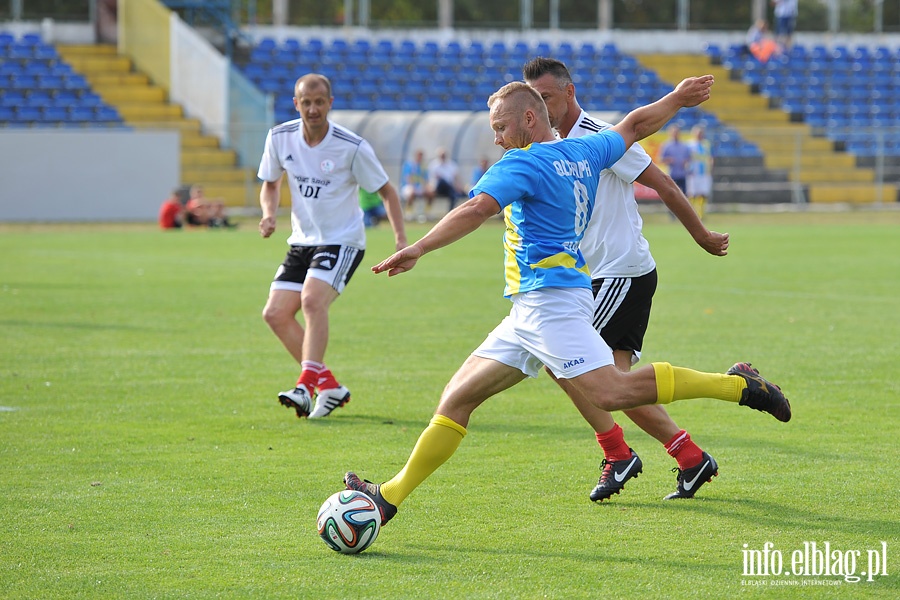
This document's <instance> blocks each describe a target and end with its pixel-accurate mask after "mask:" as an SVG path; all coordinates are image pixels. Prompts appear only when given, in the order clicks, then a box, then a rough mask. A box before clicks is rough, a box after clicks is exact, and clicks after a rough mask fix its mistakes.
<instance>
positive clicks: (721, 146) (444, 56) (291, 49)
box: [242, 38, 793, 202]
mask: <svg viewBox="0 0 900 600" xmlns="http://www.w3.org/2000/svg"><path fill="white" fill-rule="evenodd" d="M540 55H545V56H553V57H558V58H560V59H561V60H564V61H566V63H567V64H568V65H569V67H570V70H571V71H572V74H573V78H574V80H575V83H576V85H577V88H578V97H579V100H580V102H581V104H582V106H583V107H584V108H585V109H587V110H589V111H605V112H619V113H625V112H627V111H629V110H631V109H633V108H635V107H637V106H640V105H642V104H646V103H649V102H652V101H654V100H656V99H658V98H660V97H662V96H663V95H665V94H666V93H668V92H669V91H671V89H672V81H675V82H677V81H679V80H680V78H673V77H664V76H662V75H661V74H660V73H658V72H657V70H654V69H652V68H647V67H646V65H644V64H642V63H641V61H639V60H638V59H637V58H635V57H634V56H630V55H628V54H625V53H622V52H620V51H619V50H618V48H617V47H616V46H615V45H614V44H604V45H601V46H595V45H593V44H589V43H588V44H582V45H579V46H573V45H572V44H568V43H562V44H559V45H558V46H555V47H554V46H551V45H550V44H548V43H540V42H539V43H536V44H535V45H534V46H529V45H528V44H525V43H524V42H516V43H514V44H512V45H508V44H505V43H503V42H494V43H491V44H488V45H482V44H480V43H478V42H472V43H469V44H465V45H464V44H461V43H460V42H458V41H449V42H447V43H445V44H440V43H437V42H433V41H430V42H423V43H418V44H417V43H416V42H413V41H411V40H378V41H365V40H357V41H354V42H349V41H347V40H342V39H337V40H333V41H330V42H325V41H323V40H319V39H316V38H309V39H304V40H300V39H297V38H287V39H285V40H283V41H282V42H281V43H279V42H277V41H276V40H274V39H272V38H264V39H262V40H260V42H259V43H258V44H257V45H256V46H255V47H254V48H253V49H252V51H251V52H250V53H249V55H248V60H247V61H246V62H245V64H243V65H242V70H243V72H244V74H245V75H246V76H247V77H248V79H250V80H251V81H253V82H254V83H255V84H256V85H257V86H259V88H260V89H262V90H263V91H265V92H267V93H271V94H273V96H274V98H275V112H276V115H275V118H276V121H279V122H280V121H287V120H290V119H294V118H296V116H297V113H296V111H295V109H294V106H293V102H292V98H291V95H290V89H291V87H292V85H293V83H294V81H295V80H296V78H297V77H299V76H300V75H302V74H304V73H309V72H318V73H322V74H324V75H327V76H328V77H329V78H330V79H331V81H332V85H333V88H334V89H333V91H334V95H335V108H337V109H350V110H375V109H377V110H411V111H422V110H425V111H429V110H454V111H482V110H487V105H486V102H485V101H486V100H487V97H488V96H489V95H490V94H491V93H493V92H494V91H496V89H497V87H498V86H499V85H500V84H502V83H504V82H509V81H513V80H518V79H521V68H522V65H523V64H524V63H525V62H526V61H527V60H528V59H529V58H531V57H533V56H540ZM702 58H703V57H701V59H702ZM703 67H704V69H705V68H706V63H705V62H704V65H703ZM697 72H699V71H697ZM743 93H744V95H748V94H747V92H746V90H745V91H744V92H743ZM673 122H674V123H675V124H677V125H678V126H679V127H681V128H682V129H686V130H687V129H690V128H692V127H693V126H695V125H702V126H704V127H705V128H706V131H707V138H708V139H709V140H710V141H711V144H712V146H713V153H714V155H715V156H716V160H717V166H722V171H721V172H722V173H723V176H722V181H721V185H722V186H726V187H729V188H730V190H731V191H732V192H733V193H731V195H732V196H733V197H735V199H734V201H737V202H790V201H791V199H792V194H793V190H792V186H790V185H789V183H788V181H787V174H786V173H785V172H783V171H771V172H770V171H768V170H767V169H765V167H764V165H763V156H762V152H761V151H760V149H759V148H758V147H757V145H756V144H754V143H752V142H750V141H748V140H747V139H746V138H745V137H744V136H742V134H741V133H740V132H739V131H738V130H737V129H735V128H733V127H731V126H729V125H728V124H726V123H724V122H722V121H721V120H720V119H719V118H718V117H717V115H716V114H714V113H712V112H709V111H707V110H703V109H699V108H697V109H686V110H683V111H681V112H680V113H679V114H678V116H677V117H676V119H675V120H674V121H673ZM729 164H732V165H733V166H729ZM748 165H749V166H748ZM718 170H719V169H718V168H717V172H718ZM761 181H762V182H769V186H768V187H766V186H765V185H763V186H760V182H761ZM742 183H745V184H746V185H744V186H743V187H744V188H746V189H743V188H742ZM751 184H752V185H751ZM750 188H752V189H750ZM735 194H736V195H737V196H735Z"/></svg>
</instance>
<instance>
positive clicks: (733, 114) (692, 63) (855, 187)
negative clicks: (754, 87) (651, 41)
mask: <svg viewBox="0 0 900 600" xmlns="http://www.w3.org/2000/svg"><path fill="white" fill-rule="evenodd" d="M637 59H638V60H639V61H640V62H641V64H642V65H643V66H644V67H645V68H647V69H652V70H654V71H656V72H657V73H658V74H659V76H660V77H661V78H662V79H663V80H665V81H668V82H670V83H672V84H673V85H675V84H677V83H678V82H680V81H681V80H682V79H684V78H685V77H690V76H693V75H701V74H706V73H711V74H713V75H714V76H715V78H716V83H715V86H714V87H713V94H712V97H711V98H710V99H709V101H708V102H706V103H704V104H703V109H704V110H706V111H708V112H711V113H714V114H715V115H716V116H717V117H718V118H719V120H720V121H722V122H723V123H724V124H726V125H729V126H731V127H733V128H734V129H735V130H737V131H738V132H739V133H740V134H741V135H742V136H743V137H744V138H745V139H747V140H750V141H752V142H754V143H755V144H756V145H757V146H758V147H759V149H760V150H761V151H762V152H763V154H764V159H763V160H764V165H765V167H766V168H767V169H771V170H774V171H786V172H787V174H788V179H789V181H790V182H791V183H792V184H793V185H794V187H795V188H796V187H797V186H796V184H798V183H799V184H800V188H799V189H804V190H806V193H807V195H808V200H809V202H817V203H819V202H853V203H867V202H877V201H879V200H881V199H884V200H886V201H893V200H895V199H896V198H897V186H896V185H893V184H886V185H883V186H879V185H876V184H875V171H874V169H869V168H864V167H857V165H856V159H855V157H854V156H853V155H852V154H848V153H846V152H839V151H837V150H835V148H834V144H833V142H831V140H828V139H826V138H824V137H815V136H814V135H813V132H812V129H811V128H810V127H809V126H808V125H806V124H805V123H795V122H791V120H790V115H788V114H787V113H785V112H783V111H781V110H778V109H772V108H769V101H768V98H765V97H764V96H760V95H755V94H753V93H752V91H751V89H750V86H748V85H747V84H745V83H742V82H740V81H735V80H733V79H732V78H731V75H730V72H729V71H728V70H727V69H725V68H724V67H722V66H719V65H712V64H710V60H709V58H708V57H707V56H704V55H695V54H666V55H662V54H654V55H639V56H637Z"/></svg>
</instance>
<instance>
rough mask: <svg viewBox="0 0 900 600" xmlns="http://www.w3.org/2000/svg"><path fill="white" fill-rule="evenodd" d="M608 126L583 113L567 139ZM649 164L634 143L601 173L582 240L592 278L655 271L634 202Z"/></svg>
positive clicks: (638, 145) (648, 160)
mask: <svg viewBox="0 0 900 600" xmlns="http://www.w3.org/2000/svg"><path fill="white" fill-rule="evenodd" d="M609 127H612V125H610V124H609V123H607V122H605V121H600V120H598V119H593V118H591V117H590V116H589V115H588V114H587V113H586V112H585V111H581V115H580V116H579V117H578V120H577V121H576V122H575V125H574V126H573V127H572V131H570V132H569V136H568V137H569V138H580V137H583V136H586V135H590V134H593V133H597V132H599V131H603V130H604V129H607V128H609ZM650 163H651V159H650V155H649V154H647V153H646V152H645V151H644V149H643V148H641V145H640V144H637V143H635V144H632V145H631V147H630V148H629V149H628V150H627V151H626V152H625V155H624V156H623V157H622V158H621V159H620V160H619V161H618V162H617V163H616V164H614V165H613V166H611V167H610V168H609V169H606V170H604V171H603V173H601V174H600V183H599V185H598V186H597V202H596V204H595V205H594V214H593V215H592V216H591V221H590V223H589V224H588V228H587V230H586V231H585V232H584V239H582V240H581V252H582V254H584V258H585V260H586V261H587V263H588V265H589V266H590V267H591V277H592V278H593V279H602V278H606V277H640V276H641V275H646V274H647V273H649V272H650V271H652V270H653V269H655V268H656V261H654V260H653V256H652V255H651V254H650V244H649V243H648V242H647V240H646V238H644V234H643V233H642V232H641V229H642V227H643V224H644V222H643V220H642V219H641V215H640V213H639V212H638V205H637V201H636V200H635V199H634V180H635V179H637V178H638V177H640V175H641V173H643V172H644V171H645V170H646V169H647V167H648V166H649V165H650Z"/></svg>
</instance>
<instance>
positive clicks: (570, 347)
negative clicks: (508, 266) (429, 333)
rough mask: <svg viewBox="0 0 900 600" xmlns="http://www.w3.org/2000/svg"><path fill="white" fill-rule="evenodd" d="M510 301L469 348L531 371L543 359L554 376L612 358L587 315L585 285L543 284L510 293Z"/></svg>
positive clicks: (585, 369)
mask: <svg viewBox="0 0 900 600" xmlns="http://www.w3.org/2000/svg"><path fill="white" fill-rule="evenodd" d="M512 302H513V307H512V310H511V311H510V313H509V316H507V317H506V318H505V319H503V321H501V322H500V324H499V325H497V327H495V328H494V330H493V331H492V332H491V333H490V334H488V337H487V339H485V340H484V341H483V342H482V343H481V345H480V346H478V348H476V349H475V351H474V352H472V354H473V355H474V356H480V357H481V358H489V359H491V360H496V361H497V362H501V363H503V364H505V365H509V366H510V367H514V368H516V369H519V370H520V371H522V372H523V373H524V374H525V375H528V376H529V377H537V376H538V373H540V371H541V366H543V365H546V366H547V367H548V368H549V369H550V371H552V372H553V374H554V375H555V376H556V377H558V378H560V379H571V378H573V377H578V376H579V375H583V374H584V373H587V372H588V371H593V370H594V369H599V368H600V367H605V366H607V365H612V364H614V361H613V353H612V350H610V348H609V346H607V345H606V342H604V341H603V338H601V337H600V334H599V333H597V330H596V329H594V326H593V324H592V323H591V319H592V317H593V314H594V302H593V298H592V295H591V290H588V289H581V288H574V289H566V288H544V289H541V290H537V291H533V292H524V293H522V294H516V295H515V296H513V298H512Z"/></svg>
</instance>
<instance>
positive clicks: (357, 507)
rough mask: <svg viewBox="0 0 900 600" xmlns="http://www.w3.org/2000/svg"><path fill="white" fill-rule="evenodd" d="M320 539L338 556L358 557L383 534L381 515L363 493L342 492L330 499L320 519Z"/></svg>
mask: <svg viewBox="0 0 900 600" xmlns="http://www.w3.org/2000/svg"><path fill="white" fill-rule="evenodd" d="M316 524H317V525H318V527H319V537H321V538H322V540H324V541H325V543H326V544H328V547H329V548H331V549H332V550H334V551H335V552H340V553H342V554H356V553H358V552H362V551H363V550H365V549H366V548H368V547H369V546H371V545H372V542H374V541H375V538H377V537H378V532H379V531H380V530H381V513H379V512H378V507H377V506H375V502H374V501H373V500H372V499H371V498H370V497H368V496H366V495H365V494H363V493H362V492H357V491H355V490H342V491H340V492H337V493H335V494H332V495H331V496H329V498H328V500H326V501H325V503H324V504H323V505H322V508H320V509H319V515H318V517H316Z"/></svg>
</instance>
